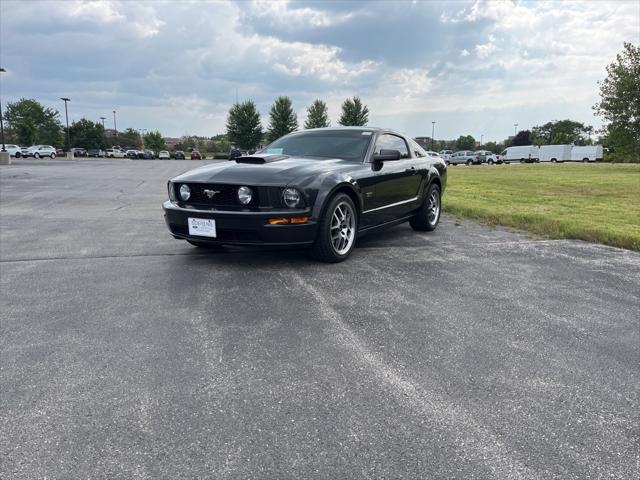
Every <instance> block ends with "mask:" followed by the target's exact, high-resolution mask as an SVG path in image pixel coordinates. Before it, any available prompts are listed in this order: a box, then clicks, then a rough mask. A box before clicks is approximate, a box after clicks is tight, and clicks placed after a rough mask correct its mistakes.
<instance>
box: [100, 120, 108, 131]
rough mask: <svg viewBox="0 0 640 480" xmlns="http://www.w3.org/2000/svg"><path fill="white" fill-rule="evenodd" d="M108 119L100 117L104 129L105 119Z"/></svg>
mask: <svg viewBox="0 0 640 480" xmlns="http://www.w3.org/2000/svg"><path fill="white" fill-rule="evenodd" d="M106 119H107V117H100V120H102V129H103V130H104V121H105V120H106Z"/></svg>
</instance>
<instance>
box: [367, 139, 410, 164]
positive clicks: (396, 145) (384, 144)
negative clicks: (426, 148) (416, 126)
mask: <svg viewBox="0 0 640 480" xmlns="http://www.w3.org/2000/svg"><path fill="white" fill-rule="evenodd" d="M380 150H398V151H399V152H400V158H409V149H408V148H407V144H406V142H405V141H404V140H403V139H402V138H400V137H398V136H396V135H391V134H389V133H385V134H384V135H380V136H379V137H378V141H377V142H376V148H375V151H374V153H380Z"/></svg>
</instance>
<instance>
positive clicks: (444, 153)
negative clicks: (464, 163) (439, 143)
mask: <svg viewBox="0 0 640 480" xmlns="http://www.w3.org/2000/svg"><path fill="white" fill-rule="evenodd" d="M438 153H439V154H440V156H441V157H442V158H444V159H445V160H446V159H447V158H449V157H451V155H453V150H440V151H439V152H438Z"/></svg>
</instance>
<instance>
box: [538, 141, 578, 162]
mask: <svg viewBox="0 0 640 480" xmlns="http://www.w3.org/2000/svg"><path fill="white" fill-rule="evenodd" d="M571 147H573V145H541V146H540V161H541V162H554V163H555V162H569V161H571Z"/></svg>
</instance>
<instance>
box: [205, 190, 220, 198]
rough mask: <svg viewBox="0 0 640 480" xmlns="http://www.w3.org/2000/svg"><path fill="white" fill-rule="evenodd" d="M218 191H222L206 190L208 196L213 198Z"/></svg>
mask: <svg viewBox="0 0 640 480" xmlns="http://www.w3.org/2000/svg"><path fill="white" fill-rule="evenodd" d="M218 193H220V190H208V189H205V190H204V194H205V195H206V196H207V198H213V196H214V195H217V194H218Z"/></svg>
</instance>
